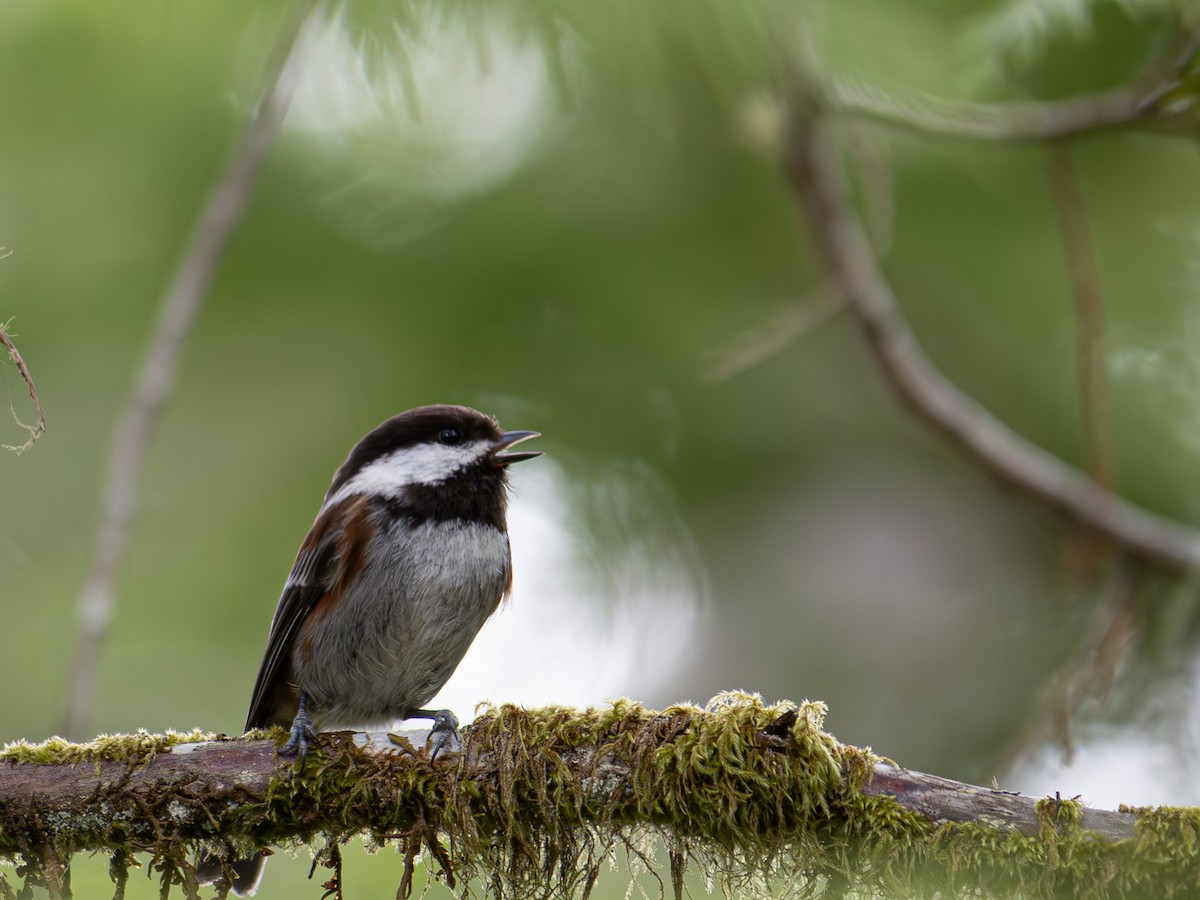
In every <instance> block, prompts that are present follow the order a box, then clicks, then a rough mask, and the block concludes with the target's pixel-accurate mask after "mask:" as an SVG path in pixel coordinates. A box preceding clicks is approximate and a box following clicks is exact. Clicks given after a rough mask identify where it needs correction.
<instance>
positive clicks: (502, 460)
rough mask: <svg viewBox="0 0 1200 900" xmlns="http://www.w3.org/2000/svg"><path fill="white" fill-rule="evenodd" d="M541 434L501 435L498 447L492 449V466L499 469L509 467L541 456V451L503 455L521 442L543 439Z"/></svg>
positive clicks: (512, 432) (514, 432) (515, 432)
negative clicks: (504, 451)
mask: <svg viewBox="0 0 1200 900" xmlns="http://www.w3.org/2000/svg"><path fill="white" fill-rule="evenodd" d="M541 436H542V435H541V432H538V431H506V432H504V434H502V435H500V440H498V441H496V446H494V447H493V448H492V465H493V466H497V467H502V466H509V465H512V464H513V463H516V462H521V461H523V460H526V459H533V458H534V457H535V456H541V455H542V451H541V450H518V451H517V452H516V453H502V452H501V451H503V450H507V449H508V448H509V447H514V446H516V445H517V444H519V443H521V441H527V440H529V439H530V438H535V437H541Z"/></svg>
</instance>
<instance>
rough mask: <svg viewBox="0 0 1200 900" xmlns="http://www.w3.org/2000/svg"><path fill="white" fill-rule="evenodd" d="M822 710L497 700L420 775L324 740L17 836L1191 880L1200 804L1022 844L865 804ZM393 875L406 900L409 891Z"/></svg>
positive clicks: (732, 866) (929, 883) (532, 888)
mask: <svg viewBox="0 0 1200 900" xmlns="http://www.w3.org/2000/svg"><path fill="white" fill-rule="evenodd" d="M824 716H825V707H824V705H823V704H820V703H804V704H801V705H799V706H796V705H792V704H774V705H769V704H765V703H763V702H762V701H761V699H759V698H758V697H756V696H754V695H749V694H725V695H722V696H720V697H718V698H717V699H716V700H715V701H713V703H711V704H709V706H707V707H704V708H701V707H697V706H674V707H670V708H668V709H665V710H662V711H654V710H648V709H646V708H644V707H643V706H641V705H639V704H637V703H634V702H632V701H629V700H619V701H617V702H615V703H613V704H611V705H610V706H607V707H604V708H601V709H590V710H584V711H578V710H573V709H566V708H557V707H551V708H546V709H536V710H525V709H520V708H517V707H512V706H499V707H494V708H487V709H485V710H483V712H482V714H481V715H480V717H479V718H478V720H477V721H476V722H475V723H473V724H472V725H471V726H469V727H468V728H467V729H465V730H464V735H463V738H464V750H463V754H462V756H461V757H460V758H449V759H443V760H438V761H437V762H431V761H430V760H429V759H428V757H427V756H426V755H425V754H424V753H423V752H414V751H413V750H412V749H411V748H404V747H400V746H398V747H397V749H396V751H395V752H393V753H380V752H368V751H365V750H363V749H361V748H359V747H357V746H356V745H355V744H354V743H353V741H351V740H349V739H348V738H347V737H346V736H345V735H325V736H323V737H322V740H321V745H320V748H319V749H318V750H315V751H314V752H312V753H311V754H310V755H309V758H308V759H307V760H306V762H305V764H304V766H303V767H302V768H297V767H295V766H287V765H283V766H281V767H280V768H279V771H278V773H277V774H276V776H275V777H274V778H273V779H272V780H271V781H270V784H269V786H268V788H267V790H266V791H265V793H264V794H263V795H262V796H260V797H257V798H254V799H245V798H238V800H237V801H236V802H232V801H230V802H220V803H211V802H210V803H209V805H207V806H204V808H203V815H200V814H198V813H196V807H195V804H196V803H198V802H199V800H198V799H197V798H195V797H189V796H185V795H183V794H181V793H179V792H172V791H170V790H167V789H164V792H163V794H162V796H156V797H153V798H151V799H150V800H149V801H146V802H145V803H144V804H143V807H144V808H139V809H136V810H119V809H117V808H115V806H114V804H115V803H116V802H117V801H116V795H113V796H111V797H108V798H106V800H105V802H106V803H108V806H107V808H106V810H105V814H104V815H103V816H101V815H97V814H94V812H95V811H88V810H80V811H77V814H73V815H71V816H67V817H63V818H62V820H61V821H54V822H51V821H46V822H41V823H39V824H38V827H39V828H40V829H41V832H40V833H38V834H35V835H34V838H35V840H36V841H37V842H38V844H39V846H42V847H46V846H49V847H51V848H53V851H54V852H53V853H52V854H51V858H52V859H64V860H65V859H69V857H70V854H71V853H74V852H78V851H80V850H100V851H102V852H106V853H108V854H109V855H110V857H111V859H112V860H113V877H114V882H115V883H117V884H118V885H119V884H120V883H121V881H122V880H123V879H124V878H125V877H127V872H128V868H129V866H130V865H132V864H133V860H134V856H133V854H134V853H149V854H151V856H152V860H151V865H152V866H154V867H155V869H156V870H157V871H158V872H159V873H160V878H161V879H162V881H163V884H164V889H168V888H169V887H170V886H171V885H173V884H178V885H180V886H182V887H183V888H184V892H185V894H188V892H189V891H194V888H195V877H194V871H193V870H192V869H191V865H190V861H191V860H194V858H195V854H196V853H197V852H198V851H200V850H204V851H206V852H215V853H217V854H219V855H223V856H226V857H232V856H237V855H245V854H246V853H248V852H250V851H251V850H253V849H254V848H256V847H259V846H270V845H279V844H288V843H291V842H299V841H305V842H313V843H315V844H316V845H317V846H319V847H321V848H323V849H321V850H320V851H319V852H318V854H317V858H318V862H320V863H321V864H323V865H326V866H328V867H330V868H331V869H332V870H333V877H332V880H333V881H334V882H335V883H336V882H338V881H339V880H340V879H339V872H340V867H341V858H340V854H339V852H338V848H339V846H340V844H341V843H343V842H344V841H346V840H348V839H350V838H351V837H352V836H356V835H366V836H367V837H368V839H369V840H370V842H371V843H372V844H373V845H375V846H396V847H398V848H399V849H400V851H401V853H402V854H403V856H404V858H405V860H406V862H407V863H409V864H411V863H413V862H414V861H415V860H416V859H417V857H418V856H420V855H422V854H426V855H427V856H428V857H429V859H430V861H431V865H432V866H433V867H434V869H435V870H436V871H438V872H440V875H441V877H442V878H443V879H444V880H445V881H446V882H447V883H449V884H450V885H452V886H458V887H462V886H463V885H464V884H467V883H469V882H471V881H472V880H473V879H477V882H475V883H480V884H482V885H484V886H485V888H486V889H487V891H488V892H489V893H495V894H498V895H499V894H503V895H504V896H510V897H531V896H571V895H578V894H580V893H583V892H584V891H586V890H587V888H588V887H589V885H590V884H591V883H592V882H593V881H594V880H595V878H596V876H597V874H598V873H599V871H600V870H601V868H602V867H603V866H605V865H606V864H607V863H608V862H609V860H610V859H611V858H612V857H613V855H614V854H615V853H623V854H624V855H625V856H626V857H627V858H628V859H630V860H631V861H632V862H634V863H635V864H645V865H648V866H654V867H657V868H661V869H663V870H665V871H668V872H669V876H668V877H670V878H672V879H675V878H678V877H680V873H681V872H682V870H683V868H684V866H685V865H691V866H694V867H698V868H700V869H701V870H703V871H704V872H705V873H706V874H707V875H708V876H709V877H711V878H713V879H714V880H716V881H717V882H719V883H721V884H723V885H724V886H725V887H726V889H727V890H728V891H730V892H732V893H735V894H747V893H763V892H766V891H773V892H775V893H777V894H778V893H780V892H782V893H785V894H786V893H794V894H797V895H801V896H845V895H847V894H849V895H854V896H895V897H920V896H930V897H932V896H939V895H940V896H961V895H964V894H965V895H971V894H978V895H984V896H989V897H993V896H998V897H1005V896H1011V897H1057V896H1070V897H1088V898H1109V897H1126V896H1146V897H1172V896H1179V897H1183V896H1190V895H1192V894H1193V893H1194V886H1195V885H1196V884H1197V883H1200V864H1198V862H1197V860H1198V857H1200V812H1198V811H1196V810H1177V809H1157V810H1138V811H1136V812H1137V816H1138V819H1137V837H1136V838H1135V839H1129V840H1125V841H1120V842H1115V843H1114V842H1106V841H1104V840H1102V839H1100V838H1098V837H1097V836H1096V835H1093V834H1091V833H1089V832H1087V831H1086V830H1084V829H1083V828H1082V827H1081V824H1080V823H1081V810H1082V807H1081V805H1080V803H1079V802H1078V801H1077V800H1064V799H1062V798H1058V797H1056V798H1048V799H1045V800H1042V801H1040V802H1039V803H1038V805H1037V812H1038V817H1039V829H1038V833H1037V834H1035V835H1030V836H1026V835H1021V834H1018V833H1013V832H1001V831H999V830H998V829H996V828H993V827H989V826H986V825H983V824H978V823H968V824H935V823H932V822H930V821H928V820H926V819H924V818H922V817H921V816H920V815H918V814H917V813H915V812H913V811H911V810H907V809H904V808H902V807H901V806H900V805H899V804H898V803H897V802H896V801H895V800H894V799H892V798H889V797H868V796H864V795H863V794H862V792H861V790H860V788H861V786H862V785H863V784H864V783H865V781H866V779H868V778H869V777H870V773H871V771H872V768H873V766H874V764H875V762H876V761H877V757H875V756H873V755H872V754H871V753H870V752H869V751H867V750H861V749H859V748H855V747H849V746H847V745H844V744H841V743H839V742H838V741H837V740H836V739H834V738H833V737H832V736H831V735H829V734H828V733H827V732H825V731H824V730H823V722H824ZM265 734H269V735H270V736H271V737H273V738H275V739H276V740H282V738H283V732H282V731H279V730H275V731H272V732H268V733H265ZM204 737H207V736H204V735H199V734H195V735H191V736H179V735H175V736H170V735H168V736H165V737H161V738H159V737H156V736H153V735H138V736H134V737H133V738H126V739H117V738H112V739H102V740H101V741H99V742H93V743H92V744H89V745H83V746H78V747H77V746H75V745H66V744H65V743H62V742H60V743H53V742H51V743H49V744H47V745H39V746H38V747H30V746H27V745H19V746H16V747H11V748H9V749H8V750H6V751H5V753H6V755H7V758H8V759H10V760H13V761H21V762H40V763H44V762H46V761H55V762H73V761H80V760H91V759H120V760H126V761H137V760H143V759H147V758H149V757H150V756H152V755H153V754H154V753H158V752H163V751H164V750H166V749H168V748H169V747H170V746H171V745H173V744H174V743H178V742H179V741H180V740H182V739H185V738H186V739H202V738H204ZM464 760H465V761H467V764H465V765H464V762H463V761H464ZM166 823H169V824H170V826H171V827H170V828H166V827H164V825H165V824H166ZM12 827H14V825H13V823H6V822H4V821H3V819H2V817H0V854H2V853H7V854H8V855H9V856H11V857H14V858H15V857H20V858H21V860H23V861H24V862H26V863H28V862H29V861H30V859H34V860H35V864H34V868H35V869H36V866H37V865H42V863H41V862H37V861H36V860H41V859H43V858H44V854H42V855H37V854H34V855H33V856H29V855H28V854H26V853H25V852H24V851H23V849H22V848H20V847H19V846H18V844H17V843H16V842H15V840H14V839H13V834H12V833H6V829H11V828H12ZM24 827H28V823H24ZM27 839H28V836H27ZM656 846H657V847H662V848H665V850H666V856H665V860H664V861H660V860H658V859H656V858H655V850H654V848H655V847H656ZM28 847H29V845H28V844H26V849H28ZM399 868H400V867H398V869H399ZM25 871H26V872H28V871H30V870H25ZM39 871H40V870H39ZM403 871H404V872H405V873H406V874H400V873H399V872H398V878H400V879H401V880H402V884H401V893H404V892H405V891H406V890H407V889H408V888H410V887H411V885H410V884H407V883H406V882H407V880H408V878H409V874H407V873H409V872H410V871H411V870H410V869H409V868H407V867H406V868H405V869H404V870H403ZM43 875H44V872H43ZM314 891H315V888H314ZM314 896H316V895H315V894H314Z"/></svg>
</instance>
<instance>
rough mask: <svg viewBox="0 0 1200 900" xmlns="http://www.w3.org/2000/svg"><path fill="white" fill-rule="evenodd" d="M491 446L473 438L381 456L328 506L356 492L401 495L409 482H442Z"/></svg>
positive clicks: (347, 483) (475, 459)
mask: <svg viewBox="0 0 1200 900" xmlns="http://www.w3.org/2000/svg"><path fill="white" fill-rule="evenodd" d="M490 449H491V444H490V443H489V442H488V441H473V442H471V443H470V444H460V445H459V446H457V447H450V446H447V445H446V444H417V445H416V446H415V447H405V448H404V449H403V450H397V451H396V452H395V453H391V454H389V455H387V456H384V457H381V458H379V459H377V460H375V461H374V462H372V463H369V464H368V465H366V466H363V468H362V469H360V470H359V472H358V474H357V475H355V476H354V477H353V478H351V479H350V480H349V481H347V482H346V483H345V484H344V485H342V486H341V487H340V488H338V491H337V493H336V494H334V495H333V496H332V497H330V498H329V499H328V500H326V501H325V505H324V506H323V507H322V509H323V510H324V509H328V508H329V507H330V506H333V504H335V503H340V502H341V501H342V500H345V499H346V498H347V497H352V496H354V495H355V494H378V495H379V496H381V497H398V496H400V493H401V492H402V491H403V489H404V488H405V487H406V486H408V485H410V484H440V483H441V482H443V481H445V480H446V479H447V478H449V477H450V476H451V475H453V474H454V473H455V472H457V471H458V470H459V469H462V468H464V467H466V466H468V465H470V464H471V463H474V462H478V461H479V460H480V459H482V458H483V457H484V456H485V455H486V454H487V452H488V451H489V450H490Z"/></svg>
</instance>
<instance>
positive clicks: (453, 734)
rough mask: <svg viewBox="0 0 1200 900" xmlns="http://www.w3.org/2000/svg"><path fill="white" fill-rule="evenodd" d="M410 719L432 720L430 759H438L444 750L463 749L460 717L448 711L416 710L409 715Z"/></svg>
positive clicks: (454, 750) (429, 745)
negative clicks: (459, 730)
mask: <svg viewBox="0 0 1200 900" xmlns="http://www.w3.org/2000/svg"><path fill="white" fill-rule="evenodd" d="M406 718H409V719H430V720H431V721H432V722H433V728H431V729H430V730H429V744H428V747H429V758H430V759H431V760H434V759H437V756H438V754H439V753H441V752H442V750H445V749H449V750H450V751H451V752H457V751H459V750H461V749H462V741H461V740H460V739H459V737H458V716H456V715H454V713H452V712H450V710H448V709H414V710H413V711H412V712H411V713H409V714H408V716H407V717H406Z"/></svg>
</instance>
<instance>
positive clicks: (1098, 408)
mask: <svg viewBox="0 0 1200 900" xmlns="http://www.w3.org/2000/svg"><path fill="white" fill-rule="evenodd" d="M1049 153H1050V182H1051V184H1052V185H1053V188H1054V189H1053V192H1052V193H1053V195H1054V206H1055V208H1056V209H1057V210H1058V222H1059V228H1060V230H1061V231H1062V239H1063V247H1064V248H1065V250H1066V254H1067V270H1068V272H1069V273H1070V280H1071V292H1072V295H1073V297H1074V300H1075V321H1076V323H1077V326H1076V335H1077V339H1076V345H1077V348H1078V349H1077V355H1078V365H1079V395H1080V400H1081V401H1082V403H1081V405H1082V407H1083V422H1084V431H1085V436H1086V446H1087V454H1088V472H1089V473H1090V474H1091V476H1092V478H1094V479H1095V480H1096V481H1097V482H1098V483H1099V484H1101V485H1103V486H1104V487H1105V488H1107V489H1110V490H1111V489H1112V487H1113V485H1114V484H1115V474H1114V466H1113V459H1112V449H1111V446H1110V442H1109V429H1108V391H1107V379H1106V375H1105V370H1104V289H1103V287H1102V286H1101V284H1100V273H1099V271H1098V268H1097V265H1096V253H1095V250H1094V249H1093V247H1092V237H1091V233H1090V228H1089V226H1088V219H1087V211H1086V209H1085V208H1084V205H1083V192H1082V191H1081V190H1080V188H1079V173H1078V171H1077V169H1076V166H1075V160H1074V158H1073V157H1072V155H1071V148H1070V146H1069V145H1068V144H1065V143H1062V142H1055V143H1052V144H1051V145H1050V148H1049Z"/></svg>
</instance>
